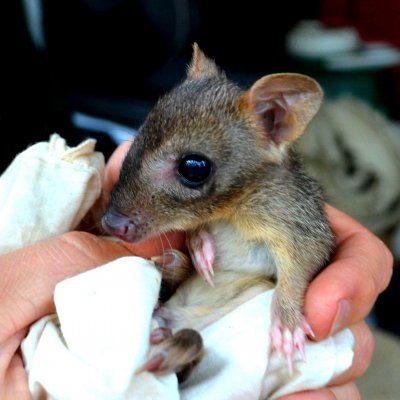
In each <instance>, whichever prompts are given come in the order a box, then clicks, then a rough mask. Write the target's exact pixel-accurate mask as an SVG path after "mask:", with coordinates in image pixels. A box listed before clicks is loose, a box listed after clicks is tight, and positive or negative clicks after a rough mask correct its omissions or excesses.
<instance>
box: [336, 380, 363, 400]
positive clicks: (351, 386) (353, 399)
mask: <svg viewBox="0 0 400 400" xmlns="http://www.w3.org/2000/svg"><path fill="white" fill-rule="evenodd" d="M329 390H331V391H332V393H333V394H334V395H335V397H334V398H335V399H337V400H360V399H361V394H360V392H359V390H358V389H357V386H356V384H355V383H353V382H350V383H347V384H346V385H342V386H335V387H331V388H329Z"/></svg>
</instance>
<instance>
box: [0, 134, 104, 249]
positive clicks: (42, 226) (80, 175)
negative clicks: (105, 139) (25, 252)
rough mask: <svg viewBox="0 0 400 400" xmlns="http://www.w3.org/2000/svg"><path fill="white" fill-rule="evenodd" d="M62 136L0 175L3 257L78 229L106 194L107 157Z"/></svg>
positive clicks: (38, 145) (27, 153)
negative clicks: (103, 178)
mask: <svg viewBox="0 0 400 400" xmlns="http://www.w3.org/2000/svg"><path fill="white" fill-rule="evenodd" d="M95 144H96V141H95V140H93V139H88V140H85V141H84V142H82V143H81V144H80V145H79V146H77V147H74V148H70V147H68V146H67V145H66V143H65V140H64V139H63V138H61V137H60V136H59V135H57V134H53V135H52V136H51V137H50V140H49V142H40V143H36V144H35V145H33V146H31V147H29V148H28V149H26V150H25V151H24V152H22V153H21V154H19V155H17V157H16V158H15V159H14V160H13V162H12V163H11V164H10V166H9V167H8V168H7V169H6V171H4V173H3V174H2V176H1V177H0V221H2V222H1V229H0V254H4V253H6V252H8V251H12V250H15V249H18V248H20V247H23V246H26V245H28V244H32V243H35V242H37V241H39V240H42V239H46V238H48V237H50V236H53V235H57V234H59V233H64V232H67V231H69V230H71V229H74V228H75V227H76V226H77V225H78V224H79V222H80V221H81V219H82V218H83V217H84V215H85V214H86V213H87V211H88V210H89V209H90V208H91V207H92V205H93V203H94V201H95V200H96V199H97V198H98V197H99V195H100V192H101V175H102V173H103V170H104V156H103V155H102V154H101V153H99V152H95V151H94V148H95Z"/></svg>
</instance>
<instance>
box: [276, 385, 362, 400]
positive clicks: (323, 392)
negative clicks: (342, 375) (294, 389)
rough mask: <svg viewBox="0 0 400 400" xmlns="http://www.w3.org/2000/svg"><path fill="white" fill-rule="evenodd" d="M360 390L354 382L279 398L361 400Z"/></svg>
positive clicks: (291, 399) (284, 399)
mask: <svg viewBox="0 0 400 400" xmlns="http://www.w3.org/2000/svg"><path fill="white" fill-rule="evenodd" d="M360 399H361V396H360V392H359V391H358V389H357V386H356V385H355V384H354V383H352V382H351V383H348V384H346V385H343V386H335V387H330V388H323V389H319V390H313V391H306V392H301V393H295V394H292V395H289V396H284V397H280V398H279V400H360Z"/></svg>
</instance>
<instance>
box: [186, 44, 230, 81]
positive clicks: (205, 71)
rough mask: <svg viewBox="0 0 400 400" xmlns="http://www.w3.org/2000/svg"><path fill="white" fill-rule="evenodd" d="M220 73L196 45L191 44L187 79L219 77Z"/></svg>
mask: <svg viewBox="0 0 400 400" xmlns="http://www.w3.org/2000/svg"><path fill="white" fill-rule="evenodd" d="M221 74H222V72H221V71H220V69H219V68H218V66H217V65H216V64H215V62H214V61H213V60H211V59H210V58H208V57H207V56H206V55H205V54H204V53H203V52H202V51H201V50H200V48H199V46H198V45H197V43H194V44H193V55H192V61H191V63H190V65H189V67H188V70H187V78H188V79H195V78H202V77H212V76H220V75H221Z"/></svg>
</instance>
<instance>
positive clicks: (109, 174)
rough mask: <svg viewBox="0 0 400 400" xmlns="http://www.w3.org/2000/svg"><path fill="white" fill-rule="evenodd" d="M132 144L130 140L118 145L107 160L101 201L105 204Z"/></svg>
mask: <svg viewBox="0 0 400 400" xmlns="http://www.w3.org/2000/svg"><path fill="white" fill-rule="evenodd" d="M132 142H133V139H132V140H127V141H125V142H123V143H122V144H120V145H119V146H118V147H117V148H116V149H115V151H114V152H113V154H112V155H111V157H110V158H109V160H108V162H107V165H106V168H105V170H104V177H103V193H102V197H103V201H104V202H107V201H108V198H109V196H110V193H111V190H112V188H113V186H114V185H115V183H116V182H117V180H118V178H119V172H120V169H121V164H122V161H123V160H124V158H125V156H126V153H127V152H128V150H129V148H130V147H131V145H132Z"/></svg>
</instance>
